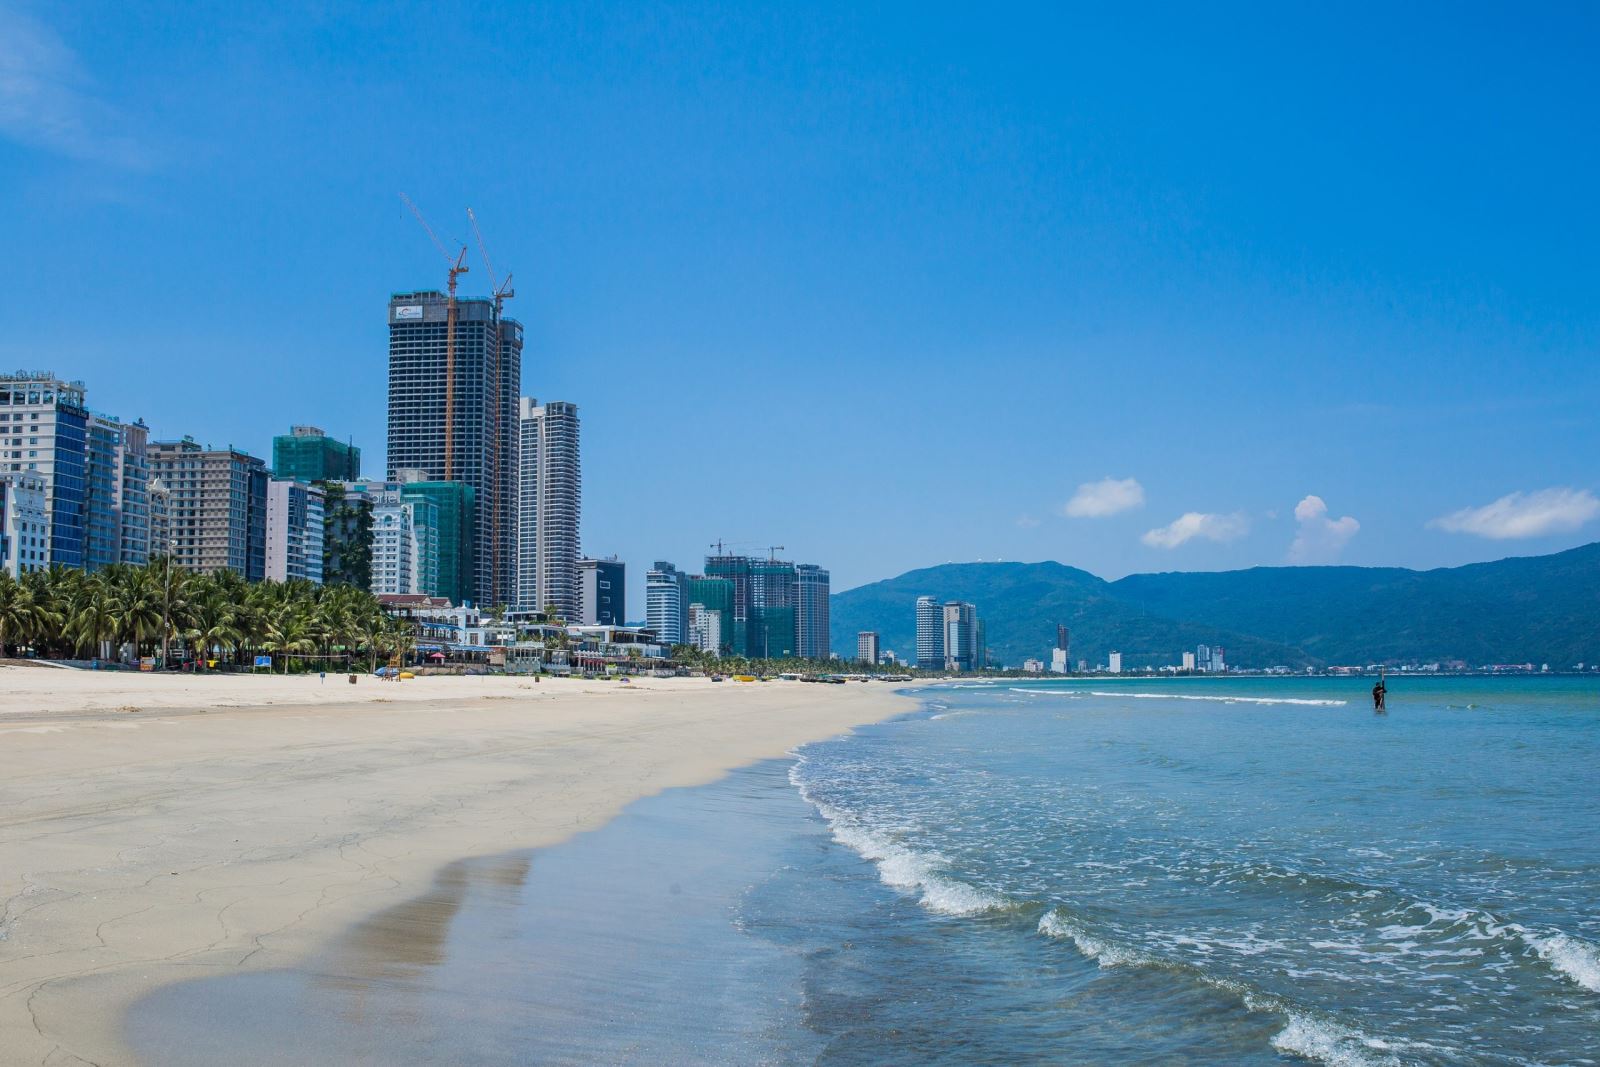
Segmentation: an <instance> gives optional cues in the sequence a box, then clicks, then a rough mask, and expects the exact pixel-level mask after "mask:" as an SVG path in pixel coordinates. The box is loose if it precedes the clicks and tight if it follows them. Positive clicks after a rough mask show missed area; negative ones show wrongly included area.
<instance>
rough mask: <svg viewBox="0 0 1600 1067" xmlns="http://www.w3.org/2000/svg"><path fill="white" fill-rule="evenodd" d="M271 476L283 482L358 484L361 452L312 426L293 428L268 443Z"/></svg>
mask: <svg viewBox="0 0 1600 1067" xmlns="http://www.w3.org/2000/svg"><path fill="white" fill-rule="evenodd" d="M272 473H273V476H274V477H277V478H281V479H283V480H284V481H296V482H354V481H359V480H360V479H361V449H359V448H357V447H356V446H355V445H349V444H345V443H344V442H343V441H336V440H334V439H333V438H331V437H329V436H328V435H326V434H324V433H323V432H322V431H321V430H319V429H317V428H316V427H315V426H294V427H291V428H290V430H289V432H288V433H286V434H279V435H278V436H277V437H274V438H273V439H272Z"/></svg>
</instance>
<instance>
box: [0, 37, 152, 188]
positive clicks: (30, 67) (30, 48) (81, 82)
mask: <svg viewBox="0 0 1600 1067" xmlns="http://www.w3.org/2000/svg"><path fill="white" fill-rule="evenodd" d="M92 90H93V85H92V80H91V79H90V77H89V75H88V74H87V72H86V71H85V70H84V67H83V63H82V62H81V61H80V60H79V58H78V56H77V54H76V53H75V52H73V51H72V49H71V48H69V47H67V44H66V42H65V41H63V40H62V39H61V35H60V34H58V33H56V31H55V30H53V29H51V28H50V27H49V26H47V25H46V24H45V23H43V22H41V21H39V20H38V19H36V18H33V17H32V16H30V15H25V14H23V13H22V12H21V11H17V10H15V9H14V8H10V7H6V6H0V136H5V137H9V138H10V139H12V140H14V141H17V142H19V143H21V144H25V145H31V146H33V147H35V148H44V149H48V150H50V151H52V152H59V153H61V154H62V155H66V156H71V157H73V158H74V159H82V160H94V161H98V162H103V163H114V164H117V165H118V166H124V167H142V166H145V165H146V164H147V163H148V160H147V158H146V156H145V153H144V151H143V149H141V148H140V147H139V146H138V145H137V144H136V143H135V142H134V141H133V139H132V138H130V137H128V136H127V134H126V133H124V132H122V130H123V128H124V127H125V125H126V122H125V120H124V119H122V118H121V117H120V116H119V115H118V114H117V112H116V109H114V108H112V107H111V106H110V105H108V104H107V103H105V102H104V101H103V100H100V99H98V98H97V97H96V96H95V95H94V93H93V91H92Z"/></svg>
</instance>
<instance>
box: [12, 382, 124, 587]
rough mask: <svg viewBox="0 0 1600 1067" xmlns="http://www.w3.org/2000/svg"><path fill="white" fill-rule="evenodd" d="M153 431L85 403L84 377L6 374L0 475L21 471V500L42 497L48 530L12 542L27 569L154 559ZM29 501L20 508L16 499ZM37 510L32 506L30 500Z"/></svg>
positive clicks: (96, 567) (25, 534)
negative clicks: (35, 495)
mask: <svg viewBox="0 0 1600 1067" xmlns="http://www.w3.org/2000/svg"><path fill="white" fill-rule="evenodd" d="M148 434H149V431H148V428H147V427H146V426H145V425H144V423H142V422H133V423H123V422H121V421H120V420H118V419H115V418H113V417H111V416H109V415H100V414H97V413H94V412H91V411H89V410H88V408H87V407H85V405H84V386H83V383H82V382H69V381H63V380H62V379H60V378H57V377H56V376H55V375H53V374H51V373H50V372H48V371H32V372H27V371H24V372H18V373H15V374H8V375H0V475H17V477H16V478H15V479H12V481H14V482H15V483H16V485H17V489H16V491H15V493H14V494H13V495H12V499H13V501H14V502H24V501H29V500H31V499H32V498H31V497H30V496H29V494H30V493H31V492H32V491H33V490H34V489H38V490H41V491H42V493H43V499H42V503H43V508H44V516H43V517H44V520H45V521H44V526H45V529H44V530H43V531H40V530H34V529H32V528H31V527H32V525H34V524H35V521H36V520H35V519H33V518H30V519H28V520H27V521H28V523H29V525H30V529H28V530H26V531H23V532H22V533H21V535H20V536H22V537H23V538H24V540H23V541H20V542H16V543H13V544H12V545H11V546H10V547H11V548H12V549H15V550H18V551H21V552H22V553H24V554H23V555H20V556H17V557H15V558H14V559H12V560H11V563H13V564H18V565H21V564H27V565H28V566H27V569H30V570H32V569H38V568H39V567H40V566H49V565H52V564H53V565H56V566H62V567H74V568H81V569H84V570H90V571H94V570H99V569H101V568H103V567H109V566H111V565H112V564H115V563H134V564H139V563H144V562H145V561H146V560H147V559H148V558H149V556H150V553H151V550H152V545H151V538H150V510H149V486H150V467H149V462H148V459H147V457H146V442H147V438H148ZM19 506H23V505H19ZM25 506H26V507H27V508H32V504H31V503H27V504H25Z"/></svg>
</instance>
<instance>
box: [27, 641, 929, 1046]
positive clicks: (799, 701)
mask: <svg viewBox="0 0 1600 1067" xmlns="http://www.w3.org/2000/svg"><path fill="white" fill-rule="evenodd" d="M911 706H912V705H911V704H910V702H908V701H907V700H905V698H903V697H897V696H895V695H894V694H893V692H892V691H891V689H890V687H889V686H887V685H883V684H880V683H873V684H870V685H867V684H850V685H845V686H822V685H803V684H800V683H794V682H768V683H752V684H739V683H735V682H731V681H730V682H725V683H722V684H714V683H711V682H709V681H705V680H694V679H668V680H642V681H637V682H635V683H634V684H633V685H631V686H620V685H617V684H616V683H606V682H582V681H564V680H546V681H545V682H543V683H542V684H539V685H534V684H533V683H532V682H531V681H530V680H527V679H516V678H421V679H416V680H414V681H406V682H379V681H377V680H375V679H372V678H370V677H363V678H361V680H360V682H359V683H358V684H357V685H355V686H350V685H348V684H347V683H346V682H345V680H344V676H342V675H338V676H334V675H330V676H329V677H328V679H327V681H326V682H321V681H319V680H318V679H317V677H316V676H314V675H313V676H311V677H309V678H306V677H292V678H283V677H276V678H268V677H237V676H217V677H198V678H195V677H187V676H160V677H157V676H149V675H145V676H140V675H133V674H113V673H91V672H82V671H67V670H58V669H50V668H44V667H6V666H0V768H3V770H0V902H3V908H0V1064H51V1065H55V1064H77V1063H97V1064H114V1063H128V1062H132V1061H131V1058H130V1054H129V1053H128V1051H127V1049H126V1048H125V1046H124V1045H123V1043H122V1041H121V1037H120V1032H121V1023H122V1019H123V1015H124V1013H125V1011H126V1009H127V1007H128V1006H129V1005H130V1004H131V1003H132V1002H133V1001H134V1000H135V999H137V998H138V997H139V996H141V995H143V994H144V993H146V992H148V991H149V990H151V989H153V988H156V987H157V986H160V985H163V984H166V983H168V982H173V981H178V980H183V979H188V978H197V977H203V976H206V975H210V974H218V973H227V972H232V971H236V970H238V969H239V968H263V967H275V966H285V965H291V964H294V963H296V962H297V961H301V960H304V959H305V958H307V957H308V956H309V955H310V954H311V953H312V952H313V950H315V949H316V948H318V947H319V946H320V945H322V944H323V943H324V942H325V941H326V940H327V939H328V938H329V937H331V936H332V935H334V934H336V933H338V932H339V931H340V930H342V929H343V928H344V927H346V926H347V925H348V924H350V923H352V922H354V921H356V920H359V919H361V918H363V917H365V916H368V915H370V914H372V913H374V912H376V911H378V910H379V909H381V908H384V907H388V906H391V905H394V904H396V903H399V902H401V901H403V900H406V899H409V898H411V897H414V896H416V895H418V894H419V893H422V892H424V891H426V890H427V888H428V887H429V886H430V885H431V884H432V881H433V879H434V877H435V875H436V873H437V872H438V870H439V869H440V868H441V867H443V866H444V865H446V864H448V863H450V862H452V861H454V860H459V859H461V858H464V857H469V856H478V855H488V854H492V853H499V852H505V851H507V850H510V849H517V848H530V847H537V846H543V845H550V844H555V843H557V842H559V841H561V840H563V839H565V838H567V837H569V836H571V835H572V834H574V833H576V832H578V831H581V830H586V829H592V828H594V827H597V826H599V825H601V824H603V823H604V822H606V821H607V820H608V819H610V818H611V817H612V816H613V815H615V814H616V813H617V812H618V811H619V810H620V809H621V808H622V807H624V806H625V805H627V804H628V803H629V802H631V801H633V800H635V799H637V798H639V797H642V796H646V795H648V794H651V793H655V792H657V791H659V790H661V789H665V788H669V787H672V786H683V785H694V784H699V783H703V782H707V781H711V780H714V779H716V778H717V777H719V776H720V775H721V774H723V773H724V772H726V771H727V770H729V769H731V768H733V767H736V766H740V765H742V764H745V763H750V762H753V761H755V760H758V759H763V758H769V757H774V756H781V755H783V754H784V753H785V752H787V751H788V750H789V749H791V748H792V747H794V746H795V745H797V744H800V743H803V742H806V741H810V740H816V739H820V738H824V737H829V736H832V735H834V734H837V733H840V732H842V731H844V730H847V729H848V728H850V727H851V726H855V725H859V724H862V723H866V722H872V721H877V720H881V719H884V718H888V717H890V716H893V715H895V714H899V713H901V712H903V711H906V710H909V709H910V708H911Z"/></svg>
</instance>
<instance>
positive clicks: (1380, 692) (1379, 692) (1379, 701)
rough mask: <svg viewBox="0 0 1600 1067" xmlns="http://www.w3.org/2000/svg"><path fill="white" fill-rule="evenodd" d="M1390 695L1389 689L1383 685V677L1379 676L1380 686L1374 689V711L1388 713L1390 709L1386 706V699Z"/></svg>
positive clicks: (1375, 686)
mask: <svg viewBox="0 0 1600 1067" xmlns="http://www.w3.org/2000/svg"><path fill="white" fill-rule="evenodd" d="M1388 695H1389V687H1388V686H1386V685H1384V684H1383V676H1382V675H1379V676H1378V684H1377V685H1374V686H1373V687H1372V710H1373V711H1387V710H1388V708H1386V707H1385V706H1384V698H1385V697H1387V696H1388Z"/></svg>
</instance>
